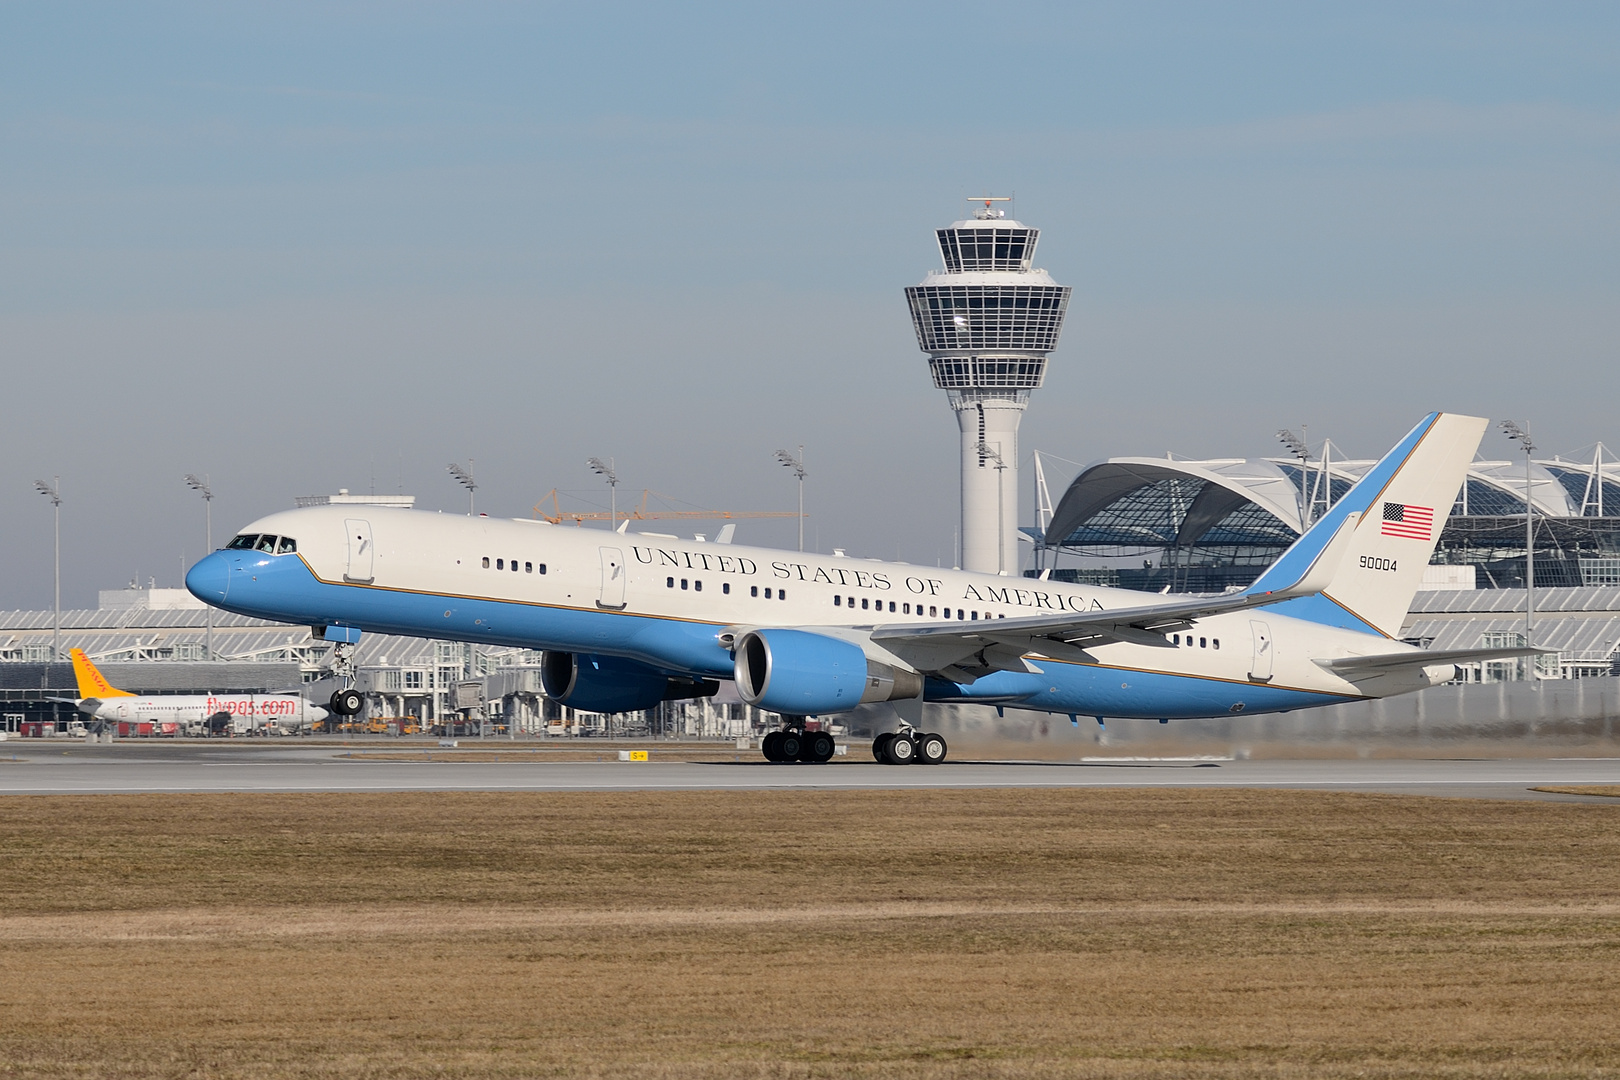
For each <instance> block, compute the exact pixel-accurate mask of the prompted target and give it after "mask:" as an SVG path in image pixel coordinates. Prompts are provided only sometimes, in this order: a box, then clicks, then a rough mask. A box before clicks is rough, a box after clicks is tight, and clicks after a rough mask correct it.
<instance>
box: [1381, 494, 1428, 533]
mask: <svg viewBox="0 0 1620 1080" xmlns="http://www.w3.org/2000/svg"><path fill="white" fill-rule="evenodd" d="M1433 530H1434V507H1432V506H1411V505H1409V504H1407V503H1392V502H1387V503H1385V504H1384V527H1383V528H1382V529H1380V530H1378V531H1379V532H1381V533H1383V534H1384V535H1385V536H1404V537H1406V538H1407V539H1408V540H1428V539H1429V538H1430V534H1431V533H1432V532H1433Z"/></svg>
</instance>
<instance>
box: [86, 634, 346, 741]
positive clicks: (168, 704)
mask: <svg viewBox="0 0 1620 1080" xmlns="http://www.w3.org/2000/svg"><path fill="white" fill-rule="evenodd" d="M68 655H69V656H70V657H72V659H73V674H74V676H75V678H77V679H78V681H79V698H78V701H77V702H76V704H77V706H78V709H79V711H80V712H82V713H84V714H85V715H86V716H89V717H90V718H92V719H95V720H100V721H102V722H103V723H108V724H116V723H126V722H127V723H132V724H156V725H160V728H159V730H160V731H161V732H162V733H163V734H177V733H179V732H181V731H183V730H184V729H185V728H186V727H188V726H190V725H194V724H208V723H211V722H213V721H215V720H216V719H219V718H226V717H229V718H236V717H242V718H249V719H253V720H257V721H259V722H260V723H262V724H267V725H268V724H276V725H279V726H282V727H306V726H310V725H314V724H318V723H320V722H321V721H322V720H325V719H326V717H327V715H328V714H327V710H325V709H323V708H321V707H320V706H319V705H312V704H310V703H309V702H308V701H307V700H305V699H304V697H303V696H302V695H299V694H152V695H139V694H132V693H130V692H129V691H128V690H119V689H118V688H117V687H115V686H113V685H112V683H110V682H108V681H107V677H106V676H105V675H103V674H102V673H101V670H100V669H99V668H97V667H96V665H95V664H93V663H91V662H90V658H89V657H88V656H86V655H85V654H84V650H83V649H73V650H71V651H70V652H69V653H68Z"/></svg>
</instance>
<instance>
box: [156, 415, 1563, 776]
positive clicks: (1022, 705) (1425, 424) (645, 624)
mask: <svg viewBox="0 0 1620 1080" xmlns="http://www.w3.org/2000/svg"><path fill="white" fill-rule="evenodd" d="M1485 426H1486V421H1485V420H1482V419H1479V418H1476V417H1470V416H1455V415H1448V414H1442V413H1433V414H1431V415H1429V416H1427V417H1425V418H1424V419H1423V421H1422V422H1421V423H1419V424H1418V425H1417V427H1415V428H1413V429H1412V431H1411V432H1410V433H1409V434H1408V435H1407V436H1406V437H1405V438H1403V439H1402V440H1401V441H1400V442H1399V443H1398V444H1397V445H1396V446H1395V447H1394V449H1392V450H1390V452H1389V453H1388V454H1386V455H1385V456H1384V458H1383V459H1382V460H1381V461H1380V462H1379V463H1378V464H1377V465H1376V466H1375V467H1374V468H1373V469H1372V470H1371V471H1369V472H1368V473H1367V474H1366V475H1365V476H1364V477H1363V478H1362V480H1361V482H1360V483H1358V484H1357V485H1356V486H1355V488H1354V489H1352V490H1351V491H1350V492H1349V493H1348V494H1346V495H1345V497H1344V498H1343V499H1341V500H1340V501H1339V502H1338V504H1337V505H1335V506H1334V507H1333V508H1332V510H1330V511H1329V512H1328V513H1327V514H1326V515H1325V516H1324V517H1323V518H1322V519H1321V520H1320V521H1318V522H1317V523H1316V524H1315V525H1314V526H1313V527H1312V528H1311V529H1310V530H1309V531H1307V532H1306V533H1305V534H1304V535H1303V536H1301V537H1300V538H1299V540H1298V541H1296V542H1295V543H1294V545H1293V546H1292V547H1290V548H1289V549H1288V550H1287V551H1286V552H1284V553H1283V555H1282V556H1281V557H1280V558H1279V559H1278V560H1277V562H1275V563H1274V564H1272V566H1271V567H1270V568H1268V569H1267V570H1266V572H1265V573H1264V574H1262V575H1261V577H1260V578H1259V580H1258V581H1256V582H1255V583H1254V585H1252V586H1251V587H1249V588H1247V589H1245V590H1243V591H1241V592H1236V593H1231V594H1228V595H1221V596H1189V597H1177V598H1174V599H1169V598H1165V597H1162V596H1157V595H1152V594H1144V593H1140V592H1133V591H1128V590H1120V589H1108V588H1101V587H1094V586H1087V585H1071V584H1066V583H1061V582H1054V581H1039V580H1034V579H1029V578H1009V577H1004V576H999V575H987V574H974V573H964V572H961V571H950V570H938V569H930V568H926V567H920V566H911V565H908V564H906V563H891V562H881V561H878V560H875V559H874V560H866V559H852V558H843V557H826V556H818V555H806V554H803V553H799V552H787V551H780V550H775V549H770V548H750V547H742V546H736V545H731V544H720V543H704V542H698V541H682V540H679V539H677V538H675V537H670V536H660V535H651V534H635V535H630V534H627V533H626V532H625V528H624V527H623V526H621V527H620V529H619V530H618V531H617V532H607V533H604V532H595V531H585V530H580V529H577V528H563V527H558V526H553V525H550V524H548V523H546V522H541V521H529V520H522V519H517V520H496V519H491V518H484V517H462V516H451V515H446V514H434V513H429V512H425V511H419V510H398V509H384V508H368V509H366V510H365V511H363V514H364V516H360V514H361V513H362V512H361V511H358V510H356V509H355V508H352V507H340V506H332V507H326V506H321V507H308V508H304V509H298V510H289V511H285V512H282V513H276V514H271V515H269V516H267V517H263V518H260V519H259V520H258V521H255V522H253V523H252V524H251V525H249V526H247V528H245V529H244V530H243V531H242V533H241V534H240V535H238V536H237V537H236V538H235V539H234V540H232V541H231V543H230V545H229V547H227V548H226V549H225V550H222V551H218V552H215V553H213V554H211V555H209V556H207V557H206V558H204V559H203V560H202V561H200V562H199V563H197V565H196V566H194V567H192V569H191V571H190V573H188V574H187V576H186V586H187V588H189V589H190V590H191V592H192V593H193V595H195V596H197V597H198V598H199V599H201V600H203V601H205V602H207V603H209V604H213V605H215V606H217V607H220V608H223V609H225V610H227V611H234V612H238V613H241V614H244V615H252V616H257V617H259V618H265V619H274V620H279V621H284V622H298V623H305V624H308V625H310V626H312V627H313V628H314V631H315V633H316V635H317V636H321V637H324V638H325V639H326V640H328V641H333V642H336V643H337V644H336V646H335V648H336V650H337V653H338V661H339V664H338V670H339V673H340V674H341V675H342V676H343V677H345V678H346V679H347V678H350V677H352V665H351V664H350V663H349V656H350V654H351V653H352V650H353V648H354V644H355V642H357V641H358V640H359V637H360V634H361V633H362V632H365V631H373V632H379V633H389V634H405V635H412V636H417V637H429V638H453V639H459V640H466V641H478V642H485V643H489V644H499V645H512V646H521V647H525V648H531V649H542V650H545V656H544V658H543V661H542V667H543V671H542V679H543V682H544V685H545V689H546V692H547V693H548V694H549V695H550V696H551V697H553V698H554V699H555V700H557V701H560V702H563V703H564V704H567V705H570V706H573V707H575V708H579V709H584V710H589V711H597V712H621V711H629V710H637V709H647V708H651V707H653V706H654V705H657V704H658V703H659V702H660V701H667V700H671V699H677V698H687V697H700V696H705V695H709V694H713V693H715V692H716V691H717V690H718V688H719V683H718V681H717V680H721V679H734V680H735V681H736V685H737V692H738V693H739V694H740V695H741V697H742V699H743V700H744V701H746V702H748V703H749V704H751V705H755V706H758V707H759V708H762V709H767V710H770V711H773V712H777V713H780V714H781V715H782V717H783V722H784V728H783V730H782V731H781V732H776V733H772V735H771V736H770V737H768V738H767V739H766V741H765V744H764V748H763V749H764V751H765V756H766V757H767V758H770V759H771V760H806V761H817V760H819V761H825V760H827V759H828V758H829V757H831V756H832V753H833V741H832V739H831V737H830V736H829V735H827V734H826V733H825V732H823V731H818V730H813V729H815V728H818V727H819V726H820V725H819V724H806V722H805V721H806V719H807V718H811V717H815V718H821V717H827V716H829V715H835V714H838V713H842V712H847V711H848V710H850V709H853V708H854V707H855V706H856V705H858V704H860V703H863V702H881V701H887V702H892V703H894V705H895V706H896V712H897V713H898V714H899V715H900V716H901V717H902V718H903V719H902V723H901V726H900V729H899V730H898V731H896V732H894V733H892V734H891V735H888V736H885V737H883V738H881V739H880V740H879V741H878V744H877V745H876V746H875V747H874V752H875V753H876V754H877V755H878V756H879V757H880V759H882V760H886V761H888V762H890V763H892V764H903V763H907V762H911V761H918V760H920V761H924V762H929V763H934V762H938V761H942V760H943V759H944V757H945V753H946V746H945V740H944V739H942V738H940V737H939V736H938V735H935V734H932V733H928V732H923V731H919V730H918V729H917V725H918V724H919V723H920V719H921V709H920V707H919V706H920V703H921V702H924V701H933V702H965V703H977V704H986V705H995V706H999V707H1001V708H1003V709H1008V708H1011V709H1030V710H1039V711H1043V712H1052V713H1062V714H1067V715H1068V716H1069V717H1070V718H1071V719H1074V718H1076V717H1078V716H1094V717H1096V718H1097V719H1098V720H1099V722H1100V721H1102V720H1103V719H1104V718H1105V717H1129V718H1140V719H1156V720H1160V721H1163V722H1168V721H1171V720H1177V719H1188V718H1194V717H1213V716H1229V715H1232V714H1236V713H1257V712H1280V711H1287V710H1290V709H1300V708H1306V707H1309V706H1313V705H1327V704H1332V703H1334V702H1341V701H1354V700H1358V699H1363V698H1377V697H1385V696H1389V695H1392V694H1403V693H1407V692H1409V691H1413V690H1418V689H1421V688H1423V687H1427V686H1433V685H1436V684H1437V683H1441V682H1445V681H1448V680H1450V679H1452V678H1454V677H1455V673H1456V666H1455V665H1456V664H1457V663H1459V662H1465V661H1472V660H1482V659H1494V658H1501V657H1510V656H1522V655H1528V654H1530V653H1533V652H1537V651H1539V650H1534V649H1528V648H1507V649H1463V650H1450V651H1444V652H1426V651H1424V650H1422V649H1418V648H1416V647H1414V646H1411V645H1408V644H1404V643H1402V642H1401V641H1399V640H1397V639H1396V637H1395V635H1396V634H1398V633H1399V631H1400V627H1401V623H1402V621H1403V619H1404V618H1405V616H1406V611H1407V607H1408V606H1409V605H1410V603H1411V600H1412V596H1413V594H1414V593H1415V592H1416V590H1417V586H1418V583H1419V581H1420V580H1421V577H1422V574H1423V568H1424V566H1425V565H1427V564H1428V561H1429V557H1430V555H1431V553H1432V552H1433V550H1434V545H1435V542H1436V539H1437V538H1438V536H1439V533H1440V529H1441V527H1442V526H1443V525H1444V523H1445V518H1446V515H1447V513H1448V512H1449V510H1450V507H1451V504H1452V502H1453V500H1454V498H1455V497H1456V494H1457V491H1458V489H1459V487H1460V486H1461V484H1462V481H1463V473H1464V470H1465V468H1466V466H1467V464H1468V462H1469V461H1471V460H1472V459H1473V456H1474V452H1475V450H1476V448H1477V447H1478V445H1479V441H1480V438H1481V436H1482V435H1483V434H1484V431H1485ZM340 693H341V691H340ZM333 704H334V707H336V708H337V709H338V711H346V710H347V708H348V706H349V705H357V704H358V702H356V701H355V700H354V697H353V695H352V694H351V696H350V698H349V699H348V701H347V702H345V701H340V700H338V697H337V695H334V701H333Z"/></svg>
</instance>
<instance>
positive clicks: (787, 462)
mask: <svg viewBox="0 0 1620 1080" xmlns="http://www.w3.org/2000/svg"><path fill="white" fill-rule="evenodd" d="M776 460H777V461H779V462H781V464H782V467H783V468H785V469H792V470H793V475H794V476H796V477H798V480H799V550H800V551H803V550H804V478H805V477H806V476H808V475H810V474H809V473H807V472H805V471H804V443H800V444H799V456H798V457H794V456H793V455H792V454H790V453H788V452H787V451H786V450H778V451H777V452H776Z"/></svg>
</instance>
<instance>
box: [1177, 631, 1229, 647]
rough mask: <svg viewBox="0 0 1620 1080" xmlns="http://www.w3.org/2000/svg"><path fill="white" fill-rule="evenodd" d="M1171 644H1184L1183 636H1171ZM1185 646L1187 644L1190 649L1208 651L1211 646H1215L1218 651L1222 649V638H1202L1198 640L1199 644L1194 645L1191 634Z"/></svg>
mask: <svg viewBox="0 0 1620 1080" xmlns="http://www.w3.org/2000/svg"><path fill="white" fill-rule="evenodd" d="M1170 643H1171V644H1172V645H1181V644H1182V640H1181V635H1180V634H1171V635H1170ZM1185 644H1186V647H1187V648H1189V649H1194V648H1197V649H1207V648H1209V647H1210V646H1211V645H1214V646H1215V648H1217V649H1218V648H1220V647H1221V639H1220V638H1202V637H1201V638H1199V639H1198V644H1197V645H1194V644H1193V636H1192V635H1191V634H1188V635H1187V641H1186V643H1185Z"/></svg>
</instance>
